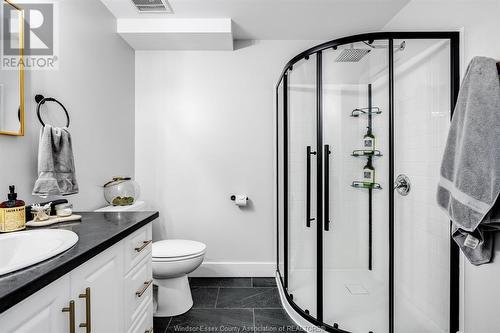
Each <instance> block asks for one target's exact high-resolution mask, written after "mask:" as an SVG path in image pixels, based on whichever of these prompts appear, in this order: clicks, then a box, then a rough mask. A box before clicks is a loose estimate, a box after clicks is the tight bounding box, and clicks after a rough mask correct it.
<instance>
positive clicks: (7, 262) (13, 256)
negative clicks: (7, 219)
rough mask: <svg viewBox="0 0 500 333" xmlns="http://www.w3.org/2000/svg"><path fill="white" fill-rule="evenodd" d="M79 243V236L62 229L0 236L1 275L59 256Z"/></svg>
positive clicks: (20, 232)
mask: <svg viewBox="0 0 500 333" xmlns="http://www.w3.org/2000/svg"><path fill="white" fill-rule="evenodd" d="M76 242H78V235H77V234H75V233H74V232H73V231H69V230H62V229H41V230H28V231H18V232H13V233H9V234H0V275H3V274H7V273H10V272H13V271H16V270H18V269H21V268H25V267H28V266H31V265H34V264H36V263H39V262H41V261H43V260H46V259H49V258H51V257H53V256H56V255H58V254H59V253H62V252H64V251H66V250H68V249H69V248H70V247H72V246H73V245H75V244H76Z"/></svg>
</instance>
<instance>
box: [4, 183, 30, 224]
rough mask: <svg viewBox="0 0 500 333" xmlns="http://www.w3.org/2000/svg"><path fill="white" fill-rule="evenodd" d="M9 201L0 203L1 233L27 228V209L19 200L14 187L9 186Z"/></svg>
mask: <svg viewBox="0 0 500 333" xmlns="http://www.w3.org/2000/svg"><path fill="white" fill-rule="evenodd" d="M7 199H8V200H7V201H4V202H2V203H0V232H10V231H17V230H22V229H25V228H26V207H25V203H24V201H22V200H17V193H16V192H15V187H14V185H11V186H9V194H8V195H7Z"/></svg>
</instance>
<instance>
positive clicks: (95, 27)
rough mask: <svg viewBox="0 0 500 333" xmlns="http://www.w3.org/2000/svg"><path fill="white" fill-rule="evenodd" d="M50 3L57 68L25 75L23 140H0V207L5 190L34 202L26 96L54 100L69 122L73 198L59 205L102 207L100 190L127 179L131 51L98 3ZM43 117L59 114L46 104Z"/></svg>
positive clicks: (31, 113) (34, 143) (32, 123)
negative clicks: (55, 12) (76, 189)
mask: <svg viewBox="0 0 500 333" xmlns="http://www.w3.org/2000/svg"><path fill="white" fill-rule="evenodd" d="M57 2H58V3H59V17H60V23H59V27H60V31H59V36H60V55H59V61H60V62H59V70H56V71H32V72H29V71H28V72H27V73H26V135H25V136H24V137H8V136H0V152H1V156H2V159H1V160H2V162H1V163H0V198H1V199H2V200H0V201H3V199H4V196H6V194H7V191H8V185H10V184H15V185H16V188H17V191H18V193H19V198H20V199H24V200H26V201H27V202H33V201H36V200H38V201H39V200H40V199H39V198H35V197H32V196H31V191H32V189H33V184H34V181H35V180H36V177H37V152H38V135H39V128H40V123H39V122H38V119H37V117H36V112H35V111H36V104H35V102H34V96H35V95H36V94H39V93H41V94H43V95H45V96H53V97H55V98H57V99H59V100H60V101H61V102H62V103H63V104H64V105H65V106H66V108H67V109H68V111H69V113H70V116H71V125H70V131H71V133H72V138H73V148H74V155H75V163H76V172H77V180H78V182H79V186H80V193H79V194H77V195H74V196H70V197H68V198H67V199H69V200H70V201H71V202H73V203H74V205H75V208H76V209H80V210H84V209H94V208H97V207H100V206H102V205H104V199H103V195H102V188H100V185H102V184H104V182H105V181H106V180H107V179H109V178H110V177H112V176H113V175H133V173H134V141H133V140H134V139H133V138H134V52H133V50H132V49H130V47H129V46H128V45H127V44H126V43H125V42H124V41H123V40H122V39H121V38H120V37H119V36H118V35H116V33H115V29H116V27H115V19H114V17H113V16H112V15H111V14H110V13H109V12H108V10H107V9H106V7H104V5H103V4H102V3H101V2H100V1H99V0H59V1H57ZM48 112H49V113H51V114H52V113H59V112H62V111H61V110H59V109H57V107H54V106H51V109H50V111H48ZM5 198H6V197H5Z"/></svg>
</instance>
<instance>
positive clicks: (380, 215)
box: [322, 40, 391, 333]
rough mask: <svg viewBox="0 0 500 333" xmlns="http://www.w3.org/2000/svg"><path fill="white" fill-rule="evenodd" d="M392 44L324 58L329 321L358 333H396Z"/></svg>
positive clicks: (345, 49) (344, 49) (346, 48)
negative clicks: (392, 326)
mask: <svg viewBox="0 0 500 333" xmlns="http://www.w3.org/2000/svg"><path fill="white" fill-rule="evenodd" d="M388 44H389V43H388V40H370V41H369V40H367V41H360V42H356V43H352V44H351V43H350V44H347V45H339V46H337V47H336V48H333V49H332V48H330V49H328V50H324V51H323V55H322V56H323V64H322V73H323V75H322V93H323V100H322V121H323V124H322V125H323V126H322V128H323V156H322V157H323V173H324V181H323V193H324V194H323V197H324V205H325V206H324V208H325V209H324V223H325V226H324V231H323V273H322V274H323V288H324V295H325V297H324V301H323V307H324V311H323V312H324V315H323V321H324V322H325V323H326V324H329V325H331V326H334V327H338V328H340V329H342V330H345V331H349V332H356V333H357V332H365V333H366V332H375V333H386V332H388V331H389V261H388V258H389V245H388V244H389V235H388V229H389V223H388V220H389V218H388V217H389V210H388V193H389V192H388V191H391V185H390V184H388V165H389V164H388V156H389V142H388V114H389V113H388V108H389V90H388V82H389V61H388V60H389V45H388ZM373 141H374V144H371V143H373ZM369 170H372V172H373V173H372V174H370V175H365V173H366V172H368V171H369Z"/></svg>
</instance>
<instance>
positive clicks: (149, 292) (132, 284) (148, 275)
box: [123, 256, 153, 328]
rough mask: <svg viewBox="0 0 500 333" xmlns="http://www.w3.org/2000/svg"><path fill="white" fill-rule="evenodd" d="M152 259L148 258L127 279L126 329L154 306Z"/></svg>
mask: <svg viewBox="0 0 500 333" xmlns="http://www.w3.org/2000/svg"><path fill="white" fill-rule="evenodd" d="M151 266H152V263H151V258H150V257H149V256H146V257H145V258H144V259H143V261H141V262H140V263H139V264H138V265H137V266H136V267H135V268H134V269H133V270H132V271H130V273H129V274H128V275H127V276H126V277H125V283H124V288H125V289H124V291H123V295H124V308H125V309H124V310H125V312H124V314H125V327H127V328H128V327H130V325H131V324H132V323H133V322H134V321H136V320H137V318H139V316H140V315H141V314H142V312H143V311H144V309H145V308H147V307H148V306H149V305H152V304H153V274H152V271H151Z"/></svg>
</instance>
